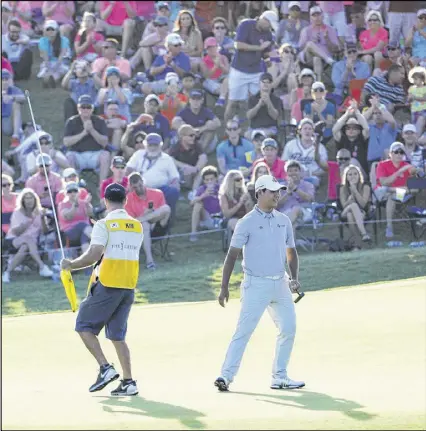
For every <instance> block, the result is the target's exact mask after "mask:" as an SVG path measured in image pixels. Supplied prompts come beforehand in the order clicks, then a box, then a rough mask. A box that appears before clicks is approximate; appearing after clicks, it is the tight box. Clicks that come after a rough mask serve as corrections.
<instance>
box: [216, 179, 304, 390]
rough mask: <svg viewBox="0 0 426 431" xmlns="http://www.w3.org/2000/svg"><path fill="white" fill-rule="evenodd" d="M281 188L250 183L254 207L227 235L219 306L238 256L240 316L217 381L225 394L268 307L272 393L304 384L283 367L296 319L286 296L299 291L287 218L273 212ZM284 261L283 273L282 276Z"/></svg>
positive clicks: (268, 182) (271, 183)
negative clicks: (272, 332)
mask: <svg viewBox="0 0 426 431" xmlns="http://www.w3.org/2000/svg"><path fill="white" fill-rule="evenodd" d="M281 190H286V187H285V186H283V185H281V184H280V183H279V182H278V181H277V180H276V179H275V177H273V176H271V175H263V176H261V177H259V178H258V179H257V181H256V183H255V195H256V198H257V205H256V206H255V207H254V209H253V210H252V211H250V212H249V213H248V214H247V215H245V216H244V217H243V218H242V219H240V220H239V221H238V223H237V226H236V228H235V231H234V235H233V236H232V240H231V245H230V248H229V251H228V254H227V256H226V258H225V263H224V266H223V273H222V287H221V291H220V295H219V298H218V299H219V304H220V305H221V306H222V307H225V303H226V302H228V299H229V288H228V285H229V279H230V277H231V274H232V271H233V269H234V265H235V262H236V260H237V258H238V256H239V254H240V253H241V251H242V252H243V271H244V279H243V282H242V283H241V313H240V318H239V321H238V325H237V329H236V331H235V334H234V336H233V338H232V341H231V343H230V345H229V348H228V352H227V354H226V358H225V362H224V364H223V366H222V371H221V374H220V377H218V378H217V379H216V381H215V386H216V387H217V388H218V389H219V391H221V392H223V391H228V388H229V384H230V383H231V382H232V381H233V379H234V377H235V375H236V374H237V372H238V369H239V367H240V363H241V360H242V357H243V354H244V350H245V348H246V346H247V343H248V341H249V339H250V337H251V335H252V333H253V331H254V330H255V329H256V326H257V324H258V323H259V320H260V318H261V317H262V315H263V313H264V311H265V309H266V308H268V311H269V313H270V314H271V316H272V318H273V320H274V323H275V325H276V326H277V328H278V330H279V333H278V338H277V344H276V352H275V359H274V363H273V369H272V383H271V389H296V388H302V387H303V386H305V383H304V382H301V381H295V380H292V379H290V378H289V377H288V374H287V365H288V362H289V360H290V355H291V351H292V349H293V344H294V337H295V333H296V315H295V310H294V304H293V300H292V296H291V292H296V291H297V290H298V289H299V287H300V284H299V281H298V274H299V258H298V255H297V251H296V247H295V244H294V237H293V228H292V225H291V222H290V219H289V218H288V217H287V216H286V215H285V214H282V213H280V212H278V211H277V210H276V208H277V205H278V202H279V199H280V193H281ZM286 261H288V269H289V275H290V280H289V277H288V274H287V273H286V270H285V268H286Z"/></svg>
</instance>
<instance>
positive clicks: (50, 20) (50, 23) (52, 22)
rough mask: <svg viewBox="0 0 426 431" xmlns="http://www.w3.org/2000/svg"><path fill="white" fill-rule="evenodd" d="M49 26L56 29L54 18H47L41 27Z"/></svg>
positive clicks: (56, 24)
mask: <svg viewBox="0 0 426 431" xmlns="http://www.w3.org/2000/svg"><path fill="white" fill-rule="evenodd" d="M49 27H52V28H54V29H55V30H57V29H58V27H59V26H58V23H57V22H56V21H55V20H53V19H48V20H47V21H46V22H45V23H44V26H43V28H45V29H46V28H49Z"/></svg>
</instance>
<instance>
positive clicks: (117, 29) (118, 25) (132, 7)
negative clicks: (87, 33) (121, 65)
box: [98, 1, 150, 57]
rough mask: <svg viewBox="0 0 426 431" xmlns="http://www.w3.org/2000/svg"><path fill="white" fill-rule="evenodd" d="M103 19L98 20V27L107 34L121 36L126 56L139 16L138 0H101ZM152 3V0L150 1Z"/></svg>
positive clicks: (123, 51)
mask: <svg viewBox="0 0 426 431" xmlns="http://www.w3.org/2000/svg"><path fill="white" fill-rule="evenodd" d="M100 3H101V4H100V14H101V19H100V20H98V29H100V30H101V31H104V32H105V35H106V36H121V35H123V41H122V50H121V51H122V53H123V57H125V56H126V53H127V50H128V48H129V44H130V41H131V38H132V35H133V31H134V29H135V25H136V21H135V19H134V18H136V17H137V16H138V8H140V7H141V6H138V4H139V3H145V2H137V1H101V2H100ZM149 3H150V2H149Z"/></svg>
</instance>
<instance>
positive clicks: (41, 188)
mask: <svg viewBox="0 0 426 431" xmlns="http://www.w3.org/2000/svg"><path fill="white" fill-rule="evenodd" d="M42 157H43V159H44V164H45V166H46V171H47V175H48V178H49V184H50V190H51V192H52V195H53V199H55V195H56V193H58V192H59V191H60V190H62V187H63V183H62V178H61V176H60V175H59V174H55V173H54V172H50V166H51V165H52V158H51V157H50V156H49V155H48V154H39V155H38V156H37V160H36V164H37V166H38V172H37V173H35V174H34V175H32V176H31V177H30V178H28V180H27V182H26V183H25V187H27V188H29V189H33V190H34V191H35V192H36V194H37V196H38V197H39V199H40V202H41V205H42V206H43V207H44V208H52V202H51V201H50V196H49V189H48V187H47V181H46V176H45V174H44V168H43V161H42Z"/></svg>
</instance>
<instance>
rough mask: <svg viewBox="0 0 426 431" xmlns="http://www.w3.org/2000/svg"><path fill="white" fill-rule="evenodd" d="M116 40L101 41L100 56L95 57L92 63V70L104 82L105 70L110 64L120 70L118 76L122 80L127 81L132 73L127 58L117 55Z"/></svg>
mask: <svg viewBox="0 0 426 431" xmlns="http://www.w3.org/2000/svg"><path fill="white" fill-rule="evenodd" d="M117 48H118V41H117V40H115V39H107V40H105V42H104V43H103V52H102V57H99V58H97V59H96V60H95V61H94V62H93V64H92V72H93V73H95V74H96V75H97V76H98V77H99V78H101V80H102V82H103V83H104V84H105V83H106V70H107V69H108V67H110V66H115V67H117V68H118V70H119V71H120V77H121V79H122V80H123V81H125V82H126V81H128V80H129V79H130V76H131V75H132V69H131V67H130V62H129V60H126V59H125V58H123V57H120V56H119V55H117Z"/></svg>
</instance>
